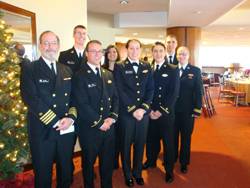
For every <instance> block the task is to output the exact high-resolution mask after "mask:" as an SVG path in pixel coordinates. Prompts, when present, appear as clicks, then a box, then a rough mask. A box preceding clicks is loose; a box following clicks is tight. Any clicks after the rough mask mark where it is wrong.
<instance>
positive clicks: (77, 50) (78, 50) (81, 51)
mask: <svg viewBox="0 0 250 188" xmlns="http://www.w3.org/2000/svg"><path fill="white" fill-rule="evenodd" d="M74 48H75V51H76V53H77V56H79V54H80V53H81V55H82V56H83V52H84V49H83V50H80V49H78V48H76V47H75V46H74Z"/></svg>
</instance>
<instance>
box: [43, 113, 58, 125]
mask: <svg viewBox="0 0 250 188" xmlns="http://www.w3.org/2000/svg"><path fill="white" fill-rule="evenodd" d="M55 115H56V114H54V113H50V114H49V115H48V116H47V117H46V118H44V119H43V120H41V121H42V122H43V123H44V122H47V121H48V119H50V118H51V117H52V116H55Z"/></svg>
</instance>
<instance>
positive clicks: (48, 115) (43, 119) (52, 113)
mask: <svg viewBox="0 0 250 188" xmlns="http://www.w3.org/2000/svg"><path fill="white" fill-rule="evenodd" d="M54 114H55V113H54V112H53V111H52V110H49V111H48V112H47V113H46V114H44V115H43V116H42V117H40V120H41V121H46V119H48V118H49V117H50V116H52V115H54Z"/></svg>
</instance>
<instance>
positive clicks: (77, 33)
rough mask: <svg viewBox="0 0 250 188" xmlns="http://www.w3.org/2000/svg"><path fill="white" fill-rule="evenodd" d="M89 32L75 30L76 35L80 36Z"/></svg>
mask: <svg viewBox="0 0 250 188" xmlns="http://www.w3.org/2000/svg"><path fill="white" fill-rule="evenodd" d="M86 34H87V33H86V32H79V31H78V32H75V35H79V36H81V35H82V36H84V35H86Z"/></svg>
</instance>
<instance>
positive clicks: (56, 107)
mask: <svg viewBox="0 0 250 188" xmlns="http://www.w3.org/2000/svg"><path fill="white" fill-rule="evenodd" d="M39 40H40V44H39V48H40V51H41V57H40V58H39V60H37V61H34V62H32V63H29V64H28V63H27V64H24V65H23V66H22V72H21V94H22V98H23V101H24V103H25V105H27V107H28V117H27V122H28V134H29V143H30V149H31V155H32V164H33V167H34V173H35V187H36V188H45V187H46V188H49V187H51V176H52V165H53V161H54V160H55V161H56V162H57V166H56V168H57V172H58V173H59V174H57V187H60V188H61V187H62V188H69V187H70V183H71V171H72V169H71V168H72V166H71V161H72V150H73V147H74V133H73V131H74V126H73V123H74V120H75V119H76V115H77V114H76V110H75V108H74V107H71V108H70V105H71V101H70V98H71V77H72V71H71V70H70V68H69V67H67V66H65V65H62V64H60V63H56V56H57V53H58V50H59V38H58V37H57V36H56V35H55V34H54V33H53V32H51V31H45V32H43V33H42V34H41V35H40V39H39Z"/></svg>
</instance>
